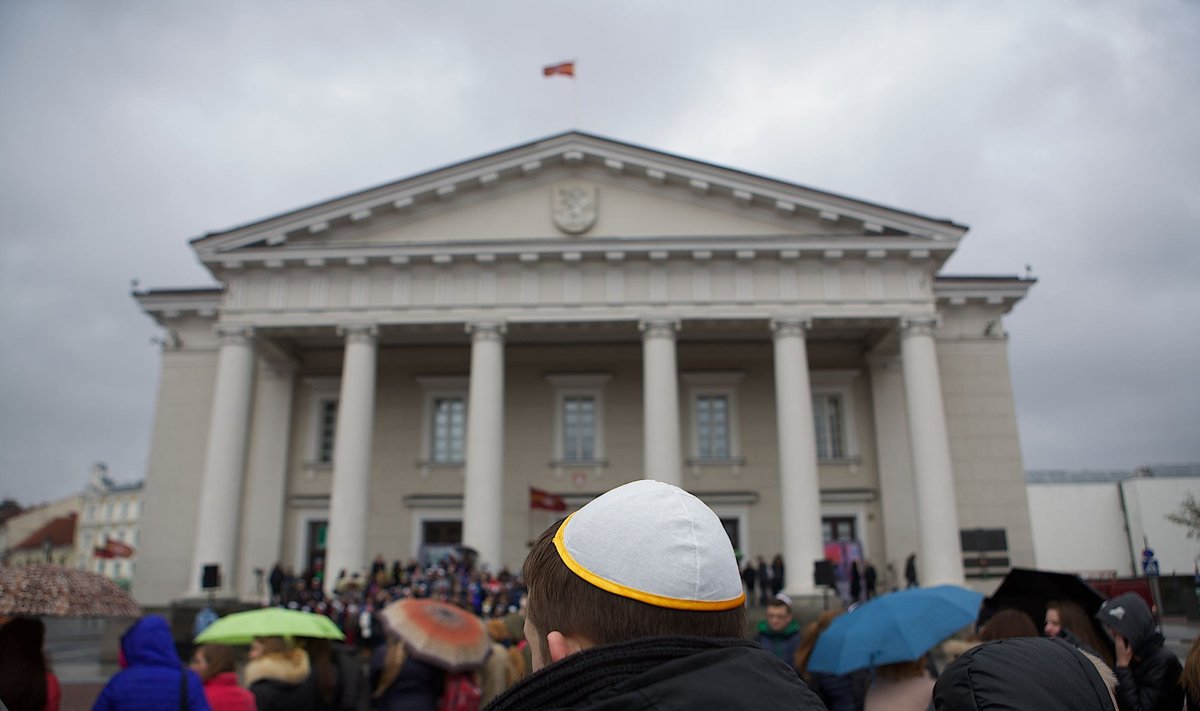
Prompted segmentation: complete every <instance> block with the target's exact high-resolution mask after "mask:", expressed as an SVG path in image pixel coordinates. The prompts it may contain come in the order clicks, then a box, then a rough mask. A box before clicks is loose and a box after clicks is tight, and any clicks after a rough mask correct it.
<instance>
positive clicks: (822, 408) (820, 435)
mask: <svg viewBox="0 0 1200 711" xmlns="http://www.w3.org/2000/svg"><path fill="white" fill-rule="evenodd" d="M842 410H843V407H842V396H841V395H833V394H830V395H826V394H817V395H813V422H814V424H815V426H816V437H817V458H818V459H843V458H845V457H846V437H845V432H844V429H843V414H842Z"/></svg>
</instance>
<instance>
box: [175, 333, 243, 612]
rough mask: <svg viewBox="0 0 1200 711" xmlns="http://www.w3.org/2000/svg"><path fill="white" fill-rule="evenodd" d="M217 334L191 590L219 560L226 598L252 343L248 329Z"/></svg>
mask: <svg viewBox="0 0 1200 711" xmlns="http://www.w3.org/2000/svg"><path fill="white" fill-rule="evenodd" d="M217 336H218V338H219V339H220V344H221V345H220V350H219V351H218V353H217V377H216V384H215V385H214V387H213V403H212V416H211V419H210V420H209V425H208V445H207V448H206V450H205V455H204V480H203V481H202V482H201V484H200V509H199V515H198V517H197V520H196V533H195V538H196V541H195V548H194V549H193V555H192V570H191V585H190V588H189V594H191V595H199V594H201V592H202V591H201V587H200V575H201V571H202V570H203V569H204V566H206V565H217V566H219V567H220V572H221V577H222V580H221V588H220V589H219V590H217V591H216V592H217V595H218V596H221V597H225V596H229V595H232V594H233V593H234V591H235V590H237V580H236V577H237V569H236V565H237V554H238V533H239V531H238V522H239V520H240V511H241V503H242V480H243V478H244V476H245V465H246V441H247V438H248V435H249V429H250V402H251V394H252V386H253V382H254V344H253V341H252V340H251V338H252V337H253V331H252V329H250V328H245V327H218V329H217Z"/></svg>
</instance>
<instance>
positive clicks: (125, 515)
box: [121, 500, 129, 519]
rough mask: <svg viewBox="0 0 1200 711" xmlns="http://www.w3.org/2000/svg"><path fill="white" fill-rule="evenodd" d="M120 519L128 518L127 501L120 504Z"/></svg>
mask: <svg viewBox="0 0 1200 711" xmlns="http://www.w3.org/2000/svg"><path fill="white" fill-rule="evenodd" d="M121 518H122V519H126V518H129V501H128V500H126V501H122V502H121Z"/></svg>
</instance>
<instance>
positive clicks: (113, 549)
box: [104, 538, 133, 558]
mask: <svg viewBox="0 0 1200 711" xmlns="http://www.w3.org/2000/svg"><path fill="white" fill-rule="evenodd" d="M104 548H105V550H107V551H108V552H109V554H110V556H109V557H111V558H132V557H133V546H131V545H129V544H127V543H122V542H121V541H114V540H113V539H111V538H110V539H108V543H106V544H105V546H104Z"/></svg>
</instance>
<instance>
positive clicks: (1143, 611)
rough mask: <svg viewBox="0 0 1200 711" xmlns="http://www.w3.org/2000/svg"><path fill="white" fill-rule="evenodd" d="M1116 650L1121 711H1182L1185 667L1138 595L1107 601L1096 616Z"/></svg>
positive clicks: (1133, 594)
mask: <svg viewBox="0 0 1200 711" xmlns="http://www.w3.org/2000/svg"><path fill="white" fill-rule="evenodd" d="M1096 619H1097V620H1100V622H1101V623H1103V624H1104V627H1105V629H1107V630H1108V631H1109V634H1110V635H1111V636H1112V638H1113V645H1114V646H1115V647H1116V659H1117V665H1116V667H1115V669H1114V671H1116V673H1117V681H1118V684H1117V704H1118V706H1119V707H1120V709H1121V711H1179V709H1181V708H1182V707H1183V687H1181V686H1180V685H1179V675H1180V673H1181V671H1182V667H1180V665H1179V660H1178V659H1176V658H1175V655H1174V654H1172V653H1171V651H1170V650H1168V649H1166V648H1164V647H1163V636H1162V635H1161V634H1159V632H1158V629H1157V626H1156V625H1155V623H1154V615H1153V614H1152V613H1151V612H1150V606H1149V605H1147V604H1146V601H1145V600H1143V599H1142V597H1141V596H1140V595H1138V594H1137V593H1132V592H1128V593H1123V594H1121V595H1118V596H1116V597H1114V598H1112V599H1111V600H1106V601H1105V602H1104V604H1103V605H1101V606H1100V611H1099V612H1097V613H1096Z"/></svg>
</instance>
